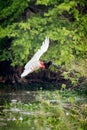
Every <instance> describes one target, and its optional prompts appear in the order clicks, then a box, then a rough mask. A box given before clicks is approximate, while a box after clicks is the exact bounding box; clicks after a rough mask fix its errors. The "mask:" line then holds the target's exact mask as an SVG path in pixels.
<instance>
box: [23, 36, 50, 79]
mask: <svg viewBox="0 0 87 130" xmlns="http://www.w3.org/2000/svg"><path fill="white" fill-rule="evenodd" d="M48 47H49V38H46V39H45V41H44V42H43V43H42V46H41V48H40V49H39V50H38V51H37V52H36V53H35V54H34V56H33V57H32V58H31V60H30V61H29V62H28V63H27V64H26V65H25V67H24V68H25V69H24V72H23V73H22V74H21V77H24V76H26V75H27V74H29V73H31V72H32V71H33V70H34V68H35V69H37V68H38V67H39V59H40V57H41V56H42V55H43V54H44V53H45V52H46V51H47V49H48Z"/></svg>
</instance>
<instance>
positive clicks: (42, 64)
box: [40, 61, 45, 69]
mask: <svg viewBox="0 0 87 130" xmlns="http://www.w3.org/2000/svg"><path fill="white" fill-rule="evenodd" d="M40 65H41V68H43V69H44V68H45V65H44V62H43V61H40Z"/></svg>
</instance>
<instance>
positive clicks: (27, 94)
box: [0, 90, 37, 105]
mask: <svg viewBox="0 0 87 130" xmlns="http://www.w3.org/2000/svg"><path fill="white" fill-rule="evenodd" d="M36 94H37V92H36V91H25V90H24V91H23V90H22V91H21V90H18V91H15V92H5V91H3V92H1V93H0V105H2V104H4V103H5V102H11V101H15V100H17V101H22V102H24V103H27V102H33V101H34V100H35V95H36Z"/></svg>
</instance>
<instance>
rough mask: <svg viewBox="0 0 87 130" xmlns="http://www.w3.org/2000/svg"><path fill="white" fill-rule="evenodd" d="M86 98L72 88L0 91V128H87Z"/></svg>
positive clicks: (31, 129) (4, 129)
mask: <svg viewBox="0 0 87 130" xmlns="http://www.w3.org/2000/svg"><path fill="white" fill-rule="evenodd" d="M86 116H87V97H86V96H85V97H84V96H82V95H77V93H75V92H71V91H68V90H67V91H61V90H60V91H58V90H55V91H42V90H38V91H30V90H28V89H27V90H25V89H22V90H21V89H19V90H11V89H10V90H9V91H7V90H6V89H1V90H0V130H16V129H17V130H86V128H87V118H86Z"/></svg>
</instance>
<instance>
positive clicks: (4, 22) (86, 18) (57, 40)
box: [0, 0, 87, 73]
mask: <svg viewBox="0 0 87 130" xmlns="http://www.w3.org/2000/svg"><path fill="white" fill-rule="evenodd" d="M0 3H2V4H1V7H0V21H1V25H0V47H1V50H0V54H1V57H0V61H3V60H11V61H12V65H13V66H15V65H18V64H19V65H23V64H24V63H25V62H26V61H28V59H30V58H31V56H33V54H34V53H35V52H36V51H37V50H38V48H40V46H41V43H42V42H43V40H44V39H45V37H46V36H48V37H49V38H50V47H49V50H48V52H47V53H46V55H44V57H42V58H43V60H48V59H49V60H53V61H54V62H56V63H57V64H58V65H62V64H64V65H65V66H66V67H68V65H69V67H71V63H76V61H79V60H80V61H81V64H80V66H82V62H83V61H84V60H86V58H87V57H86V56H87V44H86V43H87V38H86V35H87V14H86V8H85V6H86V0H83V1H81V0H77V1H75V0H62V1H61V0H43V1H41V0H36V1H32V0H25V1H22V0H15V1H13V0H7V1H2V0H0ZM32 7H33V8H32ZM39 7H40V9H39ZM42 7H43V9H41V8H42ZM27 8H29V9H28V10H27ZM30 8H31V9H30ZM33 10H34V11H35V12H34V11H33ZM23 13H24V14H23ZM7 41H8V42H7ZM8 44H10V46H9V45H8ZM2 46H3V47H2ZM76 65H77V64H76ZM79 73H80V71H79Z"/></svg>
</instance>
